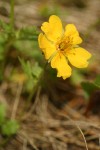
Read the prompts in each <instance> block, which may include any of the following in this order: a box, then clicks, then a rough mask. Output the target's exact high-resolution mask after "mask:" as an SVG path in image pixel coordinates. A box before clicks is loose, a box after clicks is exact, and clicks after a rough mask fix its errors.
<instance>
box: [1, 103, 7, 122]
mask: <svg viewBox="0 0 100 150" xmlns="http://www.w3.org/2000/svg"><path fill="white" fill-rule="evenodd" d="M5 116H6V108H5V105H3V104H0V125H2V123H3V122H4V120H5Z"/></svg>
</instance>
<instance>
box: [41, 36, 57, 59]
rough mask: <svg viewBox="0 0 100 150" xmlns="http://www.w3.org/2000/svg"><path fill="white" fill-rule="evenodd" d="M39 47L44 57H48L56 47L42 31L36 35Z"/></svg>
mask: <svg viewBox="0 0 100 150" xmlns="http://www.w3.org/2000/svg"><path fill="white" fill-rule="evenodd" d="M38 42H39V47H40V48H41V49H42V51H43V53H44V55H45V58H46V59H49V58H50V57H51V56H52V54H53V53H54V52H55V51H56V47H55V45H54V44H53V43H51V42H50V41H49V40H48V39H47V38H46V37H45V35H44V34H43V33H40V34H39V37H38Z"/></svg>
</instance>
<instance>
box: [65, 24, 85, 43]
mask: <svg viewBox="0 0 100 150" xmlns="http://www.w3.org/2000/svg"><path fill="white" fill-rule="evenodd" d="M65 36H67V37H69V38H70V40H71V41H72V42H71V43H72V44H80V43H82V39H81V37H80V36H79V33H78V31H77V29H76V27H75V26H74V24H68V25H66V27H65Z"/></svg>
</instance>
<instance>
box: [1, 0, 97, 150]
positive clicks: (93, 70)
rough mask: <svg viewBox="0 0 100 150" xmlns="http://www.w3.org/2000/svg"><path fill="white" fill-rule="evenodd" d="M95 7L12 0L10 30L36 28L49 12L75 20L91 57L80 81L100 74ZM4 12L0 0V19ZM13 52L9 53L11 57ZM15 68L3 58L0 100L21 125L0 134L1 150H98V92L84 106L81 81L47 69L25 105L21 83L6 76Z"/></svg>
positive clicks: (6, 7) (93, 2)
mask: <svg viewBox="0 0 100 150" xmlns="http://www.w3.org/2000/svg"><path fill="white" fill-rule="evenodd" d="M99 7H100V1H99V0H86V1H83V0H77V1H75V0H71V1H70V0H67V1H64V0H63V1H61V2H59V1H58V0H56V1H54V2H53V1H47V0H42V1H39V0H38V1H35V0H30V1H28V0H22V1H19V0H16V2H15V28H16V29H20V28H22V27H27V26H33V25H34V26H36V27H37V28H38V30H39V31H40V26H41V24H42V22H44V21H47V20H48V17H49V14H52V13H53V14H54V13H55V14H57V15H59V16H60V18H61V19H62V21H63V23H64V25H65V24H67V23H74V24H75V25H76V27H77V28H78V30H79V32H80V35H81V36H82V38H83V39H84V42H83V44H82V46H83V47H84V48H86V49H87V50H88V51H89V52H90V53H92V56H93V61H91V63H90V65H89V68H88V69H87V72H85V73H84V79H85V80H88V81H93V80H94V79H95V77H96V76H97V75H98V74H100V66H99V64H100V38H99V35H100V10H99ZM45 11H46V12H45ZM9 13H10V2H8V1H6V0H5V1H2V0H1V1H0V20H3V21H5V22H6V23H8V22H9ZM23 47H24V45H23ZM22 54H23V53H21V55H22ZM17 55H18V54H16V53H14V54H13V55H11V56H10V58H12V59H15V58H16V57H17ZM24 57H25V58H26V57H27V56H26V55H25V56H24ZM17 63H18V61H17ZM16 66H17V67H19V64H16V62H15V61H14V63H13V64H10V63H9V60H8V64H7V65H6V68H5V71H4V74H5V80H3V81H2V82H1V83H0V102H2V103H4V104H5V105H6V106H7V118H13V119H16V120H18V122H19V124H20V128H19V130H18V132H17V133H16V134H15V135H13V136H11V137H10V138H6V137H5V136H2V135H0V150H11V149H12V150H17V149H18V150H85V149H87V150H99V149H100V101H99V99H100V90H97V91H94V93H92V94H91V95H90V97H89V98H88V100H90V101H89V104H88V103H87V100H86V98H85V96H84V91H83V90H82V87H81V85H80V83H78V84H76V83H75V84H74V85H73V84H72V82H71V80H70V79H66V80H64V81H63V80H62V79H57V78H55V80H53V79H51V78H50V76H49V75H48V73H46V74H45V76H44V78H43V79H44V80H45V83H46V88H45V87H44V86H38V88H37V89H36V91H35V94H34V95H33V96H32V97H31V102H30V103H29V104H28V105H27V102H26V100H27V97H28V93H24V92H23V89H24V84H23V83H22V82H21V83H15V82H12V80H8V79H7V77H8V76H9V72H10V70H12V68H14V67H15V68H16ZM18 69H19V68H18ZM20 77H21V76H20ZM95 110H96V111H95ZM97 110H98V111H97Z"/></svg>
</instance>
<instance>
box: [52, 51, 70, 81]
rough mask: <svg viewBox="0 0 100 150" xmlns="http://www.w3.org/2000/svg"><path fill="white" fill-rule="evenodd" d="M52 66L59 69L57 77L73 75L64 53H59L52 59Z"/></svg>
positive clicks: (64, 77)
mask: <svg viewBox="0 0 100 150" xmlns="http://www.w3.org/2000/svg"><path fill="white" fill-rule="evenodd" d="M51 67H52V68H56V69H57V71H58V72H57V77H63V79H66V78H68V77H70V76H71V68H70V66H69V65H68V64H67V60H66V58H65V56H64V55H63V54H62V53H60V52H59V53H57V54H56V55H55V56H54V57H53V59H52V60H51Z"/></svg>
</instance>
